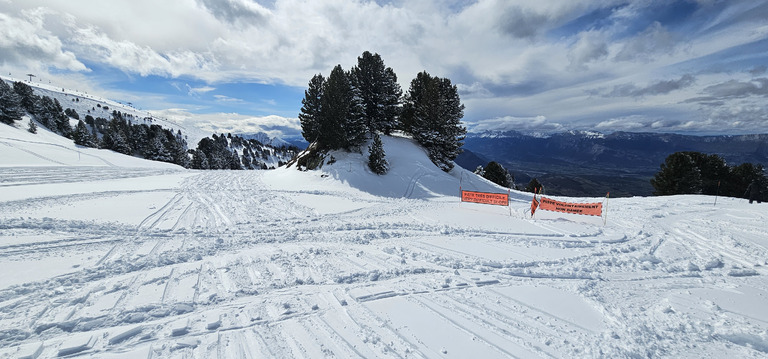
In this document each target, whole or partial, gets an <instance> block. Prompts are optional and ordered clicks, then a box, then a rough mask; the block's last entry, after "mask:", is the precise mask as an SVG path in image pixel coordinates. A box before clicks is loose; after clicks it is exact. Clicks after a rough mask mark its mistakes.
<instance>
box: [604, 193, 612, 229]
mask: <svg viewBox="0 0 768 359" xmlns="http://www.w3.org/2000/svg"><path fill="white" fill-rule="evenodd" d="M610 196H611V192H607V193H606V194H605V217H604V218H603V227H605V225H606V224H607V223H608V198H610Z"/></svg>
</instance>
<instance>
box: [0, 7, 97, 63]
mask: <svg viewBox="0 0 768 359" xmlns="http://www.w3.org/2000/svg"><path fill="white" fill-rule="evenodd" d="M45 15H46V11H45V10H44V9H42V8H36V9H27V10H24V11H22V12H21V16H20V17H12V16H9V15H6V14H3V13H0V63H11V64H18V63H24V64H26V65H27V66H29V67H31V68H37V69H40V68H47V67H48V66H51V67H55V68H59V69H63V70H70V71H86V70H87V68H86V66H85V65H84V64H83V63H82V62H80V61H79V60H78V59H77V57H76V56H75V54H73V53H72V52H70V51H66V50H64V49H63V44H62V42H61V40H60V39H59V38H58V37H57V36H56V35H54V34H52V33H51V32H50V31H48V30H46V29H45V24H44V17H45Z"/></svg>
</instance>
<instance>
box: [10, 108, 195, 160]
mask: <svg viewBox="0 0 768 359" xmlns="http://www.w3.org/2000/svg"><path fill="white" fill-rule="evenodd" d="M29 121H30V119H29V118H28V117H24V118H23V120H22V121H20V122H17V123H16V124H14V126H8V125H5V124H2V126H0V153H1V154H2V156H0V168H1V167H6V170H8V171H10V170H11V169H10V168H9V167H45V166H57V167H58V166H70V167H71V166H97V167H132V168H158V169H173V170H179V169H182V168H181V167H179V166H177V165H174V164H170V163H165V162H156V161H148V160H145V159H141V158H137V157H132V156H126V155H123V154H120V153H117V152H113V151H110V150H101V149H96V148H88V147H83V146H77V145H75V144H74V142H72V140H70V139H68V138H66V137H62V136H60V135H58V134H56V133H53V132H51V131H48V130H47V129H46V128H45V127H43V126H38V129H37V133H36V134H32V133H29V132H28V131H27V130H26V129H27V128H28V126H29Z"/></svg>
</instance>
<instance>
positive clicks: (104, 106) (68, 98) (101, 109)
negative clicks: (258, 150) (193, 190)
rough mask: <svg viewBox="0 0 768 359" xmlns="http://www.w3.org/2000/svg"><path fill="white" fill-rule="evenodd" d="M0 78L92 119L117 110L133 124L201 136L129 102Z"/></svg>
mask: <svg viewBox="0 0 768 359" xmlns="http://www.w3.org/2000/svg"><path fill="white" fill-rule="evenodd" d="M0 79H2V80H4V81H6V82H7V83H8V84H9V85H10V86H11V87H13V83H14V82H16V81H21V82H23V83H25V84H27V85H29V86H30V87H32V89H33V91H34V92H35V95H38V96H40V97H42V96H48V97H50V98H51V99H56V100H58V101H59V103H60V104H61V106H62V107H63V108H65V109H66V108H71V109H73V110H75V111H77V113H78V114H79V115H80V116H81V117H85V116H86V115H91V116H93V117H94V118H96V117H102V118H106V119H109V118H111V116H112V111H119V112H121V113H123V114H125V115H130V117H131V118H132V119H133V121H134V122H136V124H139V123H143V124H147V125H150V124H155V125H160V126H162V127H163V128H165V129H167V130H170V131H172V132H176V131H178V130H181V132H182V133H184V134H185V135H188V136H190V135H191V136H190V138H198V136H200V138H202V136H204V135H203V134H202V133H198V132H200V131H199V130H197V129H194V128H187V127H185V126H183V125H180V124H178V123H175V122H173V121H170V120H168V119H165V118H159V117H156V116H154V115H152V113H151V112H149V111H144V110H140V109H138V108H136V107H134V106H133V105H132V104H131V103H122V102H118V101H114V100H109V99H106V98H103V97H100V96H98V95H96V94H89V93H86V92H82V91H78V90H74V89H65V88H61V87H55V86H53V85H50V84H44V83H40V82H36V81H32V82H30V81H28V80H19V79H14V78H11V77H7V76H3V77H2V78H0ZM193 145H194V144H193Z"/></svg>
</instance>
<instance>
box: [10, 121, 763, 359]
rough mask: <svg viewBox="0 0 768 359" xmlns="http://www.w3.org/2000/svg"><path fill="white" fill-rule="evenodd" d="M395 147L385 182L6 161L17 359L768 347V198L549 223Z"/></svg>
mask: <svg viewBox="0 0 768 359" xmlns="http://www.w3.org/2000/svg"><path fill="white" fill-rule="evenodd" d="M0 127H2V126H0ZM3 141H5V142H3V143H6V142H7V143H10V144H12V145H13V148H15V149H16V150H18V151H21V152H24V153H26V152H25V151H32V152H34V151H33V148H34V146H36V144H35V143H28V142H24V141H20V139H15V140H7V139H3ZM0 145H1V146H5V147H2V153H3V154H5V153H6V151H7V150H6V148H10V146H7V145H5V144H0ZM46 148H47V147H46ZM385 150H386V152H387V159H388V160H389V161H390V163H391V165H392V169H391V171H390V173H389V174H388V175H386V176H382V177H378V176H375V175H373V174H370V173H369V172H367V169H366V168H365V164H364V162H363V161H362V157H363V155H360V154H345V153H338V154H337V155H336V158H337V162H336V163H335V164H332V165H330V166H328V165H326V166H324V167H323V169H322V170H321V171H317V172H313V171H309V172H301V171H297V170H295V169H281V170H276V171H184V170H182V171H157V170H147V169H143V168H132V167H130V166H128V167H121V168H119V170H116V169H115V168H114V167H111V166H108V165H98V166H96V165H93V166H78V167H72V166H65V165H63V164H67V163H68V162H66V161H65V160H64V159H61V158H59V157H56V161H58V162H61V165H58V166H49V167H39V162H37V161H38V160H40V159H39V158H38V157H37V156H30V157H27V158H28V161H30V162H27V163H22V162H23V161H18V162H17V163H6V164H5V165H4V166H3V167H1V168H0V273H3V275H2V276H0V358H27V357H28V358H35V357H39V358H50V357H57V356H66V357H78V358H108V359H109V358H263V357H275V358H291V357H307V358H321V357H341V358H352V357H367V358H375V357H385V358H507V357H521V358H552V357H556V358H575V357H578V358H604V357H609V358H641V357H642V358H645V357H669V358H701V357H733V358H736V357H739V358H743V357H756V358H757V357H766V356H768V305H766V304H768V301H767V300H766V298H768V270H767V269H766V265H768V263H767V260H768V229H766V227H765V223H766V221H767V220H768V211H766V209H765V208H766V207H764V206H766V204H761V205H756V204H755V205H749V204H747V203H746V201H744V200H739V199H733V198H720V199H718V201H717V205H716V206H715V205H714V198H712V197H706V196H672V197H654V198H626V199H618V200H611V201H610V202H609V203H608V222H607V225H606V226H603V224H602V220H601V219H597V218H596V220H591V219H588V218H583V217H578V216H569V215H562V216H560V215H556V214H554V213H546V212H544V213H541V215H539V213H537V219H535V220H532V219H530V218H528V217H527V215H526V210H527V208H528V207H529V201H530V197H528V196H527V195H525V194H522V193H515V194H513V200H512V202H511V208H507V207H496V206H484V205H479V204H471V203H460V202H459V199H458V186H459V184H460V183H461V184H462V185H463V186H465V188H467V189H472V190H496V191H499V190H500V189H498V188H495V187H494V186H493V185H491V184H489V183H488V182H486V181H484V180H481V179H477V178H471V179H470V178H469V177H470V176H471V175H470V174H468V173H466V172H462V171H459V170H455V171H454V172H452V173H448V174H446V173H442V172H441V171H439V170H438V169H437V168H435V167H434V166H431V167H430V165H429V163H428V160H426V156H425V155H424V153H423V151H421V150H420V149H418V147H415V146H413V145H412V143H410V141H409V140H407V139H402V138H385ZM14 151H15V150H14ZM63 152H64V153H70V152H72V151H71V150H70V149H64V150H63ZM35 153H41V152H35ZM42 156H43V157H46V158H52V157H54V156H55V155H54V154H51V153H46V154H42ZM56 156H58V155H56ZM62 156H64V155H62ZM3 157H5V156H3ZM104 158H105V159H106V160H107V161H109V162H113V160H114V159H113V158H111V157H110V158H107V157H104ZM34 166H38V167H34ZM137 167H138V166H137ZM62 179H64V180H63V181H62ZM591 200H595V199H591Z"/></svg>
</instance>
